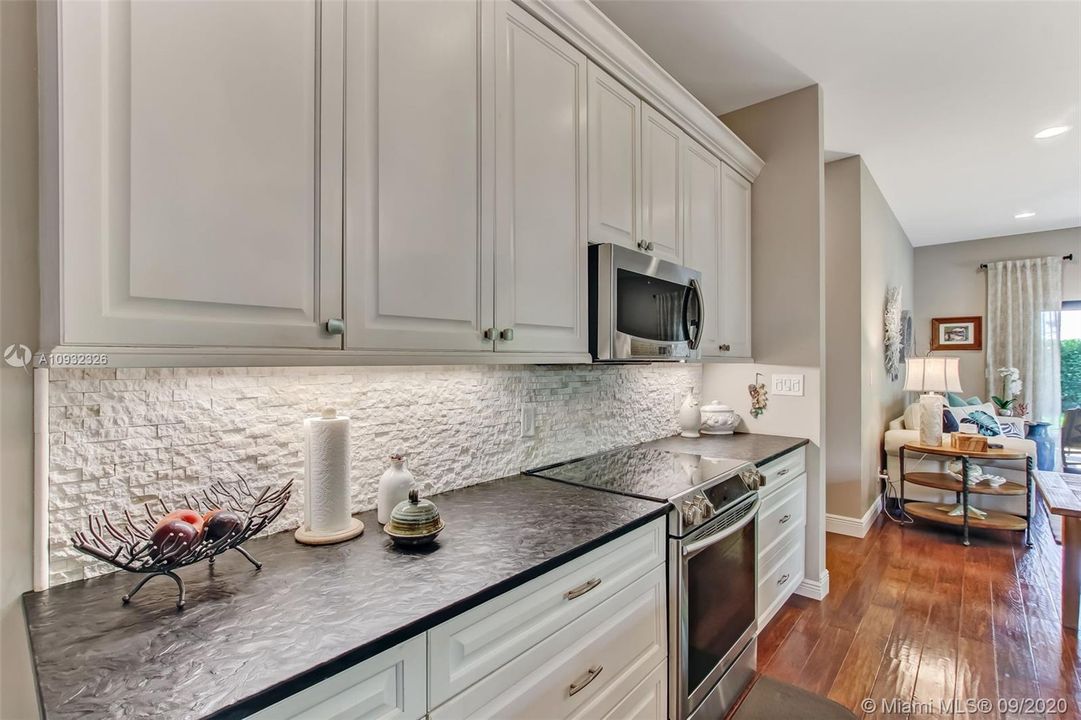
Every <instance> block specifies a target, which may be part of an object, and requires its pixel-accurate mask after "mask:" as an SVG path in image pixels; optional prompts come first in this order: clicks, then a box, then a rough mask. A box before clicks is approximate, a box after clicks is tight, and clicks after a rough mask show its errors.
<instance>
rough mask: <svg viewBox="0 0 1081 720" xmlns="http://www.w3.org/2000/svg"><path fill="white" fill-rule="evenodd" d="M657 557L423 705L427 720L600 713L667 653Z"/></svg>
mask: <svg viewBox="0 0 1081 720" xmlns="http://www.w3.org/2000/svg"><path fill="white" fill-rule="evenodd" d="M666 587H667V583H666V573H665V567H664V566H663V565H659V566H657V567H655V568H654V569H653V570H651V571H650V572H649V573H648V574H646V575H645V576H643V577H641V578H639V579H638V580H636V581H635V582H633V583H632V584H631V585H630V586H628V587H626V588H624V589H623V590H621V591H620V592H619V593H617V594H616V595H614V596H613V597H611V598H609V599H608V600H606V601H605V602H603V603H601V604H600V605H598V606H597V607H596V608H594V609H593V610H591V611H589V612H588V613H586V614H585V615H583V616H582V617H580V618H578V619H577V620H575V621H574V622H572V623H571V624H569V625H567V626H566V627H565V628H563V629H562V630H560V631H559V632H557V633H556V634H554V635H552V636H551V637H549V638H547V639H546V640H544V641H542V642H541V643H540V644H538V645H536V646H535V647H534V648H533V649H531V650H530V651H529V652H528V653H525V654H523V655H521V656H520V657H518V658H516V659H515V660H512V661H511V662H510V663H508V664H506V665H504V666H503V667H501V668H499V669H498V670H496V671H495V672H493V673H492V674H490V675H488V676H487V677H485V678H484V679H483V680H481V681H480V682H478V683H476V684H475V685H473V687H471V688H469V689H468V690H466V691H465V692H463V693H461V694H459V695H457V696H455V697H454V698H452V699H451V700H450V701H448V702H447V703H446V704H444V705H442V706H441V707H439V708H436V709H435V710H433V711H432V712H431V718H432V720H465V718H498V719H499V720H510V719H512V718H537V719H538V720H556V719H557V718H558V719H561V720H562V719H564V718H581V719H582V720H587V719H588V720H594V719H595V718H602V717H605V716H606V715H607V714H608V713H610V712H611V711H612V710H613V709H614V708H616V706H617V705H619V703H620V702H622V701H623V700H624V699H625V696H626V695H627V693H629V692H630V691H631V690H633V689H634V688H635V687H637V685H638V684H639V683H640V682H642V680H644V679H645V678H646V677H647V676H648V675H649V674H650V673H651V672H652V671H653V670H654V669H655V668H656V667H657V665H658V664H660V663H662V662H663V660H664V658H665V656H666V654H667V636H666V605H667V602H666V598H667V595H666Z"/></svg>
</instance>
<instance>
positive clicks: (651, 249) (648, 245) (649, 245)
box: [646, 242, 653, 252]
mask: <svg viewBox="0 0 1081 720" xmlns="http://www.w3.org/2000/svg"><path fill="white" fill-rule="evenodd" d="M646 250H649V251H650V252H653V243H652V242H647V243H646Z"/></svg>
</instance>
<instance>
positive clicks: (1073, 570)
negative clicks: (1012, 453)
mask: <svg viewBox="0 0 1081 720" xmlns="http://www.w3.org/2000/svg"><path fill="white" fill-rule="evenodd" d="M1036 485H1037V486H1038V487H1039V488H1040V494H1041V495H1043V501H1044V504H1045V505H1047V511H1048V512H1050V513H1051V514H1052V515H1061V516H1062V624H1063V625H1064V626H1065V627H1068V628H1073V629H1074V630H1077V629H1078V628H1077V626H1078V615H1079V614H1081V475H1065V474H1062V473H1056V472H1038V473H1036Z"/></svg>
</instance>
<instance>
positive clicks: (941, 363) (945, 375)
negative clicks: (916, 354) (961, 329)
mask: <svg viewBox="0 0 1081 720" xmlns="http://www.w3.org/2000/svg"><path fill="white" fill-rule="evenodd" d="M960 364H961V360H960V358H948V357H924V358H908V361H907V362H906V363H905V390H906V391H909V392H947V391H949V392H961V377H960Z"/></svg>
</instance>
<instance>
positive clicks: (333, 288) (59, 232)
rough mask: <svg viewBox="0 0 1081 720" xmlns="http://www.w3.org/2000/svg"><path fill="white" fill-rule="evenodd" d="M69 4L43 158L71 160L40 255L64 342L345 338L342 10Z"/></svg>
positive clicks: (50, 69) (252, 342)
mask: <svg viewBox="0 0 1081 720" xmlns="http://www.w3.org/2000/svg"><path fill="white" fill-rule="evenodd" d="M55 12H56V14H57V15H56V22H57V27H56V28H54V30H55V36H54V37H53V38H51V39H47V40H45V41H44V42H45V43H46V47H49V44H50V43H55V44H57V47H56V53H55V55H54V56H53V57H51V58H46V61H45V69H44V70H43V73H44V75H45V76H46V78H47V80H46V87H49V83H52V92H53V93H54V94H53V95H52V96H48V95H47V94H46V97H45V100H44V106H43V107H45V108H51V111H52V113H53V114H52V115H49V114H48V113H47V112H46V119H45V126H44V127H45V128H46V129H45V130H44V131H43V132H44V133H45V135H46V145H47V146H48V145H49V144H50V143H54V144H55V145H56V147H55V149H53V150H50V151H48V152H46V153H45V154H44V155H43V161H44V162H46V163H48V162H49V158H50V157H51V156H52V155H53V154H54V153H55V157H57V158H63V162H62V163H60V162H59V161H56V162H55V164H54V168H56V170H54V172H55V173H56V174H55V175H54V176H52V177H50V176H49V175H48V174H46V183H47V185H49V184H52V187H51V188H50V189H48V190H47V192H46V194H45V199H44V201H43V202H44V203H45V205H46V207H47V208H48V207H49V206H50V205H54V206H55V208H56V210H57V213H58V216H57V217H58V221H54V220H51V219H50V220H46V221H44V222H43V227H44V228H45V232H46V237H47V238H48V237H49V233H50V232H52V235H51V238H52V239H47V240H46V243H45V246H44V247H43V251H42V255H43V258H45V259H47V258H52V259H53V264H52V265H50V264H48V262H47V261H46V260H43V267H45V268H46V270H45V272H47V273H53V275H52V277H49V278H46V279H45V285H46V287H51V288H55V289H56V290H57V292H56V295H55V298H60V299H61V300H59V302H60V308H59V318H58V324H59V328H58V330H59V332H58V333H57V337H56V338H55V339H57V340H59V341H60V342H61V343H64V344H68V345H105V346H110V345H111V346H121V345H132V346H144V345H145V346H155V345H156V346H234V347H259V346H261V347H297V348H339V347H341V338H340V337H339V336H337V335H331V334H329V333H328V332H326V330H325V329H324V324H325V322H326V321H327V320H329V319H330V318H335V317H338V316H340V314H341V261H342V247H341V215H342V208H341V173H342V108H341V83H342V67H343V65H342V52H343V41H342V13H343V5H342V4H341V3H340V2H333V1H324V2H323V3H321V4H319V3H316V2H307V1H300V0H293V1H289V2H279V1H266V2H263V1H259V2H244V3H233V2H180V1H174V0H162V1H159V2H125V1H121V0H117V1H116V2H62V3H58V4H57V5H56V6H55ZM48 32H49V31H48V29H43V35H45V34H47V33H48ZM54 73H55V75H54ZM43 112H45V111H43ZM53 133H55V135H54V134H53ZM51 193H55V197H53V196H52V195H51ZM49 228H52V230H51V231H50V230H49ZM54 241H55V243H56V244H55V245H50V243H51V242H54ZM57 283H59V285H60V287H59V288H57ZM61 289H62V291H61ZM55 302H56V299H54V298H49V299H48V300H47V304H55ZM52 332H53V330H50V331H48V332H47V333H46V334H52Z"/></svg>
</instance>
